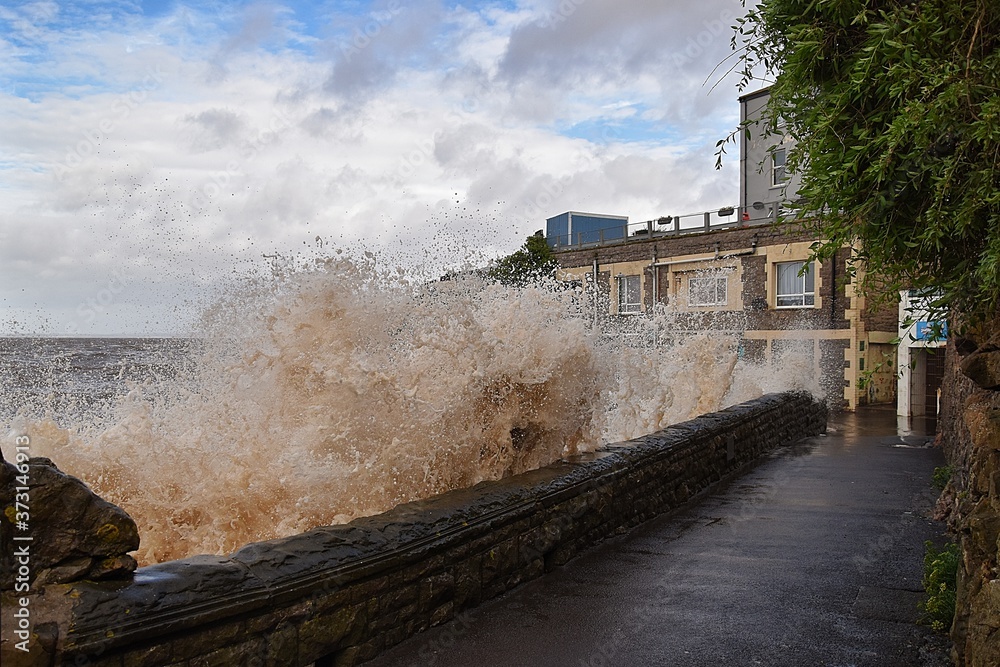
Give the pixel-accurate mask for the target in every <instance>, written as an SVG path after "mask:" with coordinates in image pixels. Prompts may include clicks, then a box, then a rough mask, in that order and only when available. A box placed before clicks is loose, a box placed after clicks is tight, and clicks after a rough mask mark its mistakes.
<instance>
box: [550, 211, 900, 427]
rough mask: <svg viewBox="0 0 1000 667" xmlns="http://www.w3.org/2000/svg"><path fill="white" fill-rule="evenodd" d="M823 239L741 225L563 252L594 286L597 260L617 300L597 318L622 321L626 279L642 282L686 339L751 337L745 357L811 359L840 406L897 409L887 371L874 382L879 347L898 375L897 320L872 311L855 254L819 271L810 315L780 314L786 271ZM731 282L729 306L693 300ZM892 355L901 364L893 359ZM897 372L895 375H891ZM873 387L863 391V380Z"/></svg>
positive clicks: (569, 265)
mask: <svg viewBox="0 0 1000 667" xmlns="http://www.w3.org/2000/svg"><path fill="white" fill-rule="evenodd" d="M814 241H815V237H814V236H812V235H811V234H810V233H809V232H808V231H807V230H805V229H804V228H803V227H801V226H796V225H768V226H756V227H739V228H733V229H726V230H718V231H712V232H707V233H700V234H688V235H683V236H676V237H668V238H659V239H651V240H648V241H637V240H629V241H628V242H623V243H617V244H612V245H604V246H597V247H592V248H588V249H586V250H573V251H564V252H557V253H556V254H555V257H556V259H557V260H558V262H559V264H560V266H561V268H562V270H561V271H560V275H561V276H562V277H563V278H567V279H575V280H580V281H581V283H582V284H585V285H586V284H593V272H594V265H595V264H594V263H595V261H596V262H597V268H598V280H597V283H598V286H599V287H600V288H601V289H602V290H604V291H605V293H607V294H608V296H609V298H607V299H605V300H603V301H600V305H599V306H597V309H598V310H597V311H596V312H595V313H594V315H595V317H596V318H616V317H623V316H620V315H619V313H618V309H617V307H618V293H617V285H618V281H616V280H615V277H617V276H628V275H632V276H639V279H640V280H641V284H642V293H643V304H642V311H641V312H640V313H637V314H629V315H628V317H635V316H637V315H638V316H642V315H649V314H650V313H651V312H652V311H653V309H654V304H655V305H656V306H662V307H666V308H669V309H670V312H671V314H672V317H673V320H672V321H673V323H674V327H675V329H676V330H677V331H678V333H679V334H680V333H685V332H690V331H701V330H713V331H728V332H732V333H736V334H738V335H739V336H741V337H742V341H743V344H742V350H741V353H742V354H743V356H744V357H745V358H748V359H751V360H755V361H761V362H767V363H780V362H781V359H782V358H783V357H785V355H787V354H789V353H790V352H793V351H797V352H798V353H799V354H801V355H805V356H806V359H807V360H808V359H811V361H812V364H813V367H814V372H815V374H816V377H817V380H818V381H819V383H820V385H821V386H822V387H823V388H824V390H825V391H826V392H827V397H828V400H829V402H830V404H831V405H832V406H834V407H846V408H847V409H854V408H855V407H857V406H858V405H864V404H867V403H891V402H893V400H894V399H895V389H894V387H893V386H892V383H891V382H888V381H887V377H888V376H886V377H883V375H885V373H884V372H882V371H881V370H880V373H876V374H872V373H868V374H866V373H865V371H866V369H870V368H871V366H866V363H868V357H869V356H870V355H871V354H872V347H871V346H872V345H875V346H878V347H876V351H875V353H876V356H877V357H878V360H879V362H884V363H882V365H881V366H879V369H882V368H884V367H888V368H889V369H894V368H895V359H894V356H893V355H894V348H893V347H892V346H891V345H889V343H890V342H891V341H892V340H893V339H894V338H895V335H896V321H895V318H892V319H889V318H885V317H884V316H883V315H882V314H879V313H872V312H869V311H868V310H867V307H866V302H865V299H864V298H863V297H862V296H860V295H858V294H856V293H855V291H854V289H853V283H852V282H849V280H848V277H849V276H848V271H847V268H848V261H849V259H850V255H851V249H850V248H844V249H842V250H841V251H839V252H838V253H837V255H836V256H835V257H834V258H833V259H830V260H826V261H824V262H822V263H821V264H820V265H819V266H814V302H813V303H812V304H811V305H809V306H806V307H794V308H779V307H778V304H777V266H778V264H780V263H782V262H805V261H807V260H808V259H809V257H810V252H811V246H812V244H813V242H814ZM707 276H725V278H726V281H727V283H726V287H727V290H726V299H725V303H724V304H719V305H716V306H696V305H692V304H691V303H690V302H689V300H688V295H689V293H690V292H689V286H690V281H691V279H692V278H696V277H707ZM886 357H892V358H891V359H889V360H888V361H885V359H886ZM890 372H891V370H890ZM869 375H874V376H875V377H874V378H873V379H874V380H875V381H876V385H877V386H876V387H875V390H874V391H873V390H872V386H871V384H870V383H869V384H867V385H865V386H864V387H859V381H861V380H862V378H865V379H866V380H867V379H868V376H869Z"/></svg>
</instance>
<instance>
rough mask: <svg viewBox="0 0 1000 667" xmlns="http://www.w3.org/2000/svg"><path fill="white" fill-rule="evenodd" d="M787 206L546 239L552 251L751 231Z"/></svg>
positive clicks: (736, 210)
mask: <svg viewBox="0 0 1000 667" xmlns="http://www.w3.org/2000/svg"><path fill="white" fill-rule="evenodd" d="M785 204H786V202H779V201H774V202H766V203H762V202H756V203H754V204H753V205H752V206H724V207H722V208H720V209H718V210H715V211H705V212H702V213H689V214H687V215H677V216H669V215H668V216H664V217H660V218H657V219H655V220H647V221H645V222H632V223H627V224H622V225H615V226H612V227H605V228H602V229H593V230H588V231H581V232H574V233H573V234H572V235H569V234H559V235H555V236H547V237H546V238H547V240H548V242H549V245H550V246H551V247H552V249H553V250H563V249H570V248H585V247H589V246H602V245H610V244H617V243H628V242H631V241H645V240H648V239H651V238H659V237H665V236H677V235H680V234H701V233H704V232H710V231H715V230H719V229H729V228H734V227H751V226H755V225H767V224H771V223H775V222H777V221H778V220H779V219H782V218H784V217H786V216H788V215H790V214H792V213H793V212H792V211H791V210H789V209H787V208H785V207H784V206H785Z"/></svg>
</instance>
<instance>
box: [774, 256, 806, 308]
mask: <svg viewBox="0 0 1000 667" xmlns="http://www.w3.org/2000/svg"><path fill="white" fill-rule="evenodd" d="M804 265H807V266H808V267H809V270H808V272H806V273H805V274H802V267H803V266H804ZM782 267H787V268H788V269H789V270H791V271H794V272H795V273H794V278H793V279H792V280H794V283H795V284H794V285H792V287H793V289H791V290H788V291H785V292H782V291H781V275H782V273H783V271H782ZM786 276H787V274H786ZM810 283H811V284H810ZM782 300H784V301H785V303H782ZM774 307H775V308H781V309H786V308H815V307H816V267H815V264H814V262H804V261H801V262H778V263H776V264H775V265H774Z"/></svg>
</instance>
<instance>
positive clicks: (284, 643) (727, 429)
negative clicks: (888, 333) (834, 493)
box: [2, 393, 826, 667]
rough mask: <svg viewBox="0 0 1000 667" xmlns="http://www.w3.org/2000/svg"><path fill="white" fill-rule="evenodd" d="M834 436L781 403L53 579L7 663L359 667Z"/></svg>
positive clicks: (802, 411) (789, 397)
mask: <svg viewBox="0 0 1000 667" xmlns="http://www.w3.org/2000/svg"><path fill="white" fill-rule="evenodd" d="M825 427H826V409H825V407H824V405H822V404H821V403H818V402H816V401H815V400H814V399H813V398H812V397H811V396H809V395H806V394H800V393H785V394H773V395H769V396H765V397H763V398H761V399H758V400H755V401H750V402H748V403H744V404H742V405H739V406H736V407H732V408H729V409H726V410H722V411H720V412H716V413H712V414H709V415H704V416H702V417H699V418H697V419H694V420H691V421H688V422H685V423H683V424H678V425H676V426H672V427H670V428H667V429H665V430H663V431H659V432H657V433H654V434H651V435H647V436H644V437H641V438H637V439H636V440H632V441H629V442H625V443H618V444H613V445H608V446H606V447H604V448H603V449H602V450H600V451H599V452H597V453H596V454H593V455H589V456H586V457H580V458H579V459H577V460H573V461H569V462H560V463H556V464H553V465H550V466H547V467H545V468H542V469H540V470H536V471H533V472H528V473H525V474H522V475H517V476H514V477H510V478H507V479H504V480H500V481H497V482H484V483H481V484H478V485H476V486H475V487H473V488H470V489H465V490H460V491H454V492H451V493H447V494H444V495H441V496H437V497H435V498H431V499H428V500H425V501H420V502H414V503H409V504H406V505H402V506H400V507H397V508H395V509H393V510H391V511H389V512H386V513H384V514H380V515H377V516H373V517H368V518H364V519H358V520H355V521H353V522H351V523H350V524H348V525H343V526H332V527H325V528H318V529H315V530H312V531H309V532H307V533H303V534H301V535H296V536H293V537H288V538H283V539H276V540H270V541H267V542H260V543H255V544H251V545H248V546H246V547H244V548H243V549H241V550H239V551H237V552H236V553H234V554H232V555H230V556H229V557H217V556H197V557H193V558H186V559H183V560H177V561H172V562H168V563H162V564H159V565H152V566H148V567H144V568H140V569H139V570H137V572H136V574H135V578H134V580H133V581H131V582H125V583H117V584H116V583H112V582H104V583H91V582H84V583H76V584H64V585H54V586H49V587H47V588H45V589H44V590H43V591H42V593H41V594H38V595H36V596H35V599H34V600H33V601H32V608H33V610H34V614H35V616H34V618H36V619H38V623H39V624H38V625H37V626H36V637H34V638H33V639H34V641H33V642H32V644H33V650H32V653H31V654H23V653H20V652H14V651H11V650H10V644H9V642H8V643H5V644H4V650H3V653H2V658H3V664H4V665H7V664H29V665H54V664H68V665H95V666H96V665H99V666H101V667H104V666H111V665H114V666H115V667H143V666H152V665H177V666H180V665H184V666H189V667H195V666H199V667H200V666H207V665H220V666H222V665H225V666H227V667H228V666H230V665H248V666H255V665H261V666H263V665H282V666H285V665H311V664H315V665H317V667H323V666H327V665H355V664H358V663H360V662H362V661H364V660H367V659H370V658H372V657H374V656H375V655H377V654H378V653H379V652H380V651H382V650H383V649H385V648H387V647H389V646H392V645H394V644H396V643H398V642H400V641H402V640H403V639H405V638H407V637H409V636H411V635H413V634H415V633H418V632H420V631H422V630H424V629H426V628H428V627H430V626H433V625H437V624H439V623H443V622H445V621H448V620H451V619H453V618H456V617H460V615H461V614H462V611H463V610H465V609H468V608H470V607H473V606H475V605H477V604H479V603H480V602H481V601H483V600H487V599H489V598H492V597H494V596H496V595H499V594H501V593H503V592H504V591H507V590H510V589H511V588H513V587H515V586H517V585H518V584H520V583H522V582H524V581H528V580H530V579H534V578H535V577H538V576H541V575H542V574H543V573H544V572H546V571H549V570H551V569H552V568H555V567H557V566H559V565H562V564H564V563H566V562H567V561H568V560H570V559H571V558H573V557H574V556H575V555H576V554H578V553H579V552H580V551H581V550H583V549H585V548H587V547H589V546H591V545H593V544H594V543H596V542H598V541H600V540H602V539H604V538H606V537H608V536H610V535H614V534H616V533H621V532H623V531H625V530H627V529H628V528H631V527H633V526H635V525H637V524H639V523H642V522H643V521H646V520H647V519H650V518H652V517H654V516H656V515H658V514H661V513H663V512H667V511H670V510H672V509H675V508H677V507H679V506H681V505H682V504H684V503H685V502H687V501H689V500H690V499H692V498H693V497H695V496H696V495H698V494H700V493H702V492H704V491H706V490H708V489H710V488H711V487H712V486H714V485H716V484H717V483H719V482H720V481H723V480H725V479H727V478H730V477H732V476H733V475H735V474H737V473H739V472H741V471H744V470H746V469H747V468H748V467H749V466H751V465H752V464H753V463H754V462H755V461H756V460H757V459H758V458H759V457H760V456H761V455H762V454H764V453H765V452H767V451H769V450H771V449H773V448H774V447H776V446H778V445H780V444H783V443H789V442H792V441H795V440H798V439H800V438H803V437H806V436H810V435H815V434H818V433H820V432H822V431H824V430H825ZM7 602H8V601H6V600H5V605H6V603H7ZM45 621H47V622H45Z"/></svg>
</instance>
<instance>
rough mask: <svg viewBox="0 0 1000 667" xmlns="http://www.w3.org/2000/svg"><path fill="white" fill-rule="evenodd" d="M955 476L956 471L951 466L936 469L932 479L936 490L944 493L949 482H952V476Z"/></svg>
mask: <svg viewBox="0 0 1000 667" xmlns="http://www.w3.org/2000/svg"><path fill="white" fill-rule="evenodd" d="M953 474H955V469H954V468H953V467H951V466H938V467H937V468H934V475H933V476H932V477H931V483H932V484H933V485H934V488H935V489H938V490H940V491H944V487H946V486H948V482H950V481H951V476H952V475H953Z"/></svg>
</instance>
